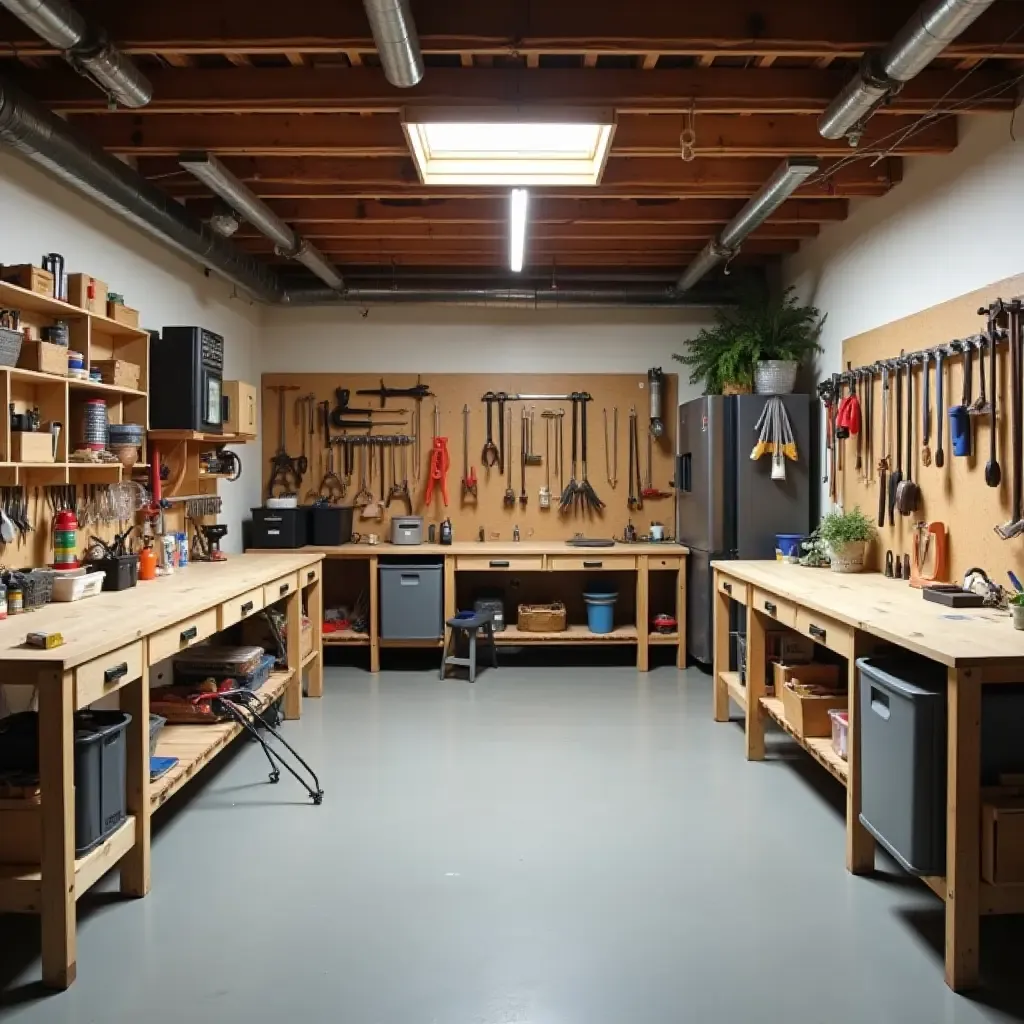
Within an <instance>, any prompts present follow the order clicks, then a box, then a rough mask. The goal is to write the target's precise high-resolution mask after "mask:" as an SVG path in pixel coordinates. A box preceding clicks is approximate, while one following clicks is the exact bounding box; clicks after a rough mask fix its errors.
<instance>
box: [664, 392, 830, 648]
mask: <svg viewBox="0 0 1024 1024" xmlns="http://www.w3.org/2000/svg"><path fill="white" fill-rule="evenodd" d="M767 400H768V396H767V395H736V396H730V397H723V396H721V395H710V396H705V397H704V398H697V399H694V400H693V401H691V402H687V403H685V404H684V405H681V406H680V407H679V430H678V433H677V437H678V440H677V447H676V460H677V464H676V487H677V489H678V494H677V500H676V536H677V537H678V538H679V542H680V543H681V544H685V545H686V546H687V547H688V548H689V549H690V557H689V559H688V560H687V577H688V578H687V590H686V605H687V608H686V612H687V651H688V653H689V655H690V657H692V658H693V659H694V660H696V661H699V662H702V663H704V664H710V663H711V661H712V651H713V649H712V635H713V623H712V597H711V585H712V573H711V562H712V561H713V560H716V559H725V558H774V557H775V535H776V534H777V533H800V534H807V533H809V532H810V529H811V422H810V421H811V399H810V396H809V395H784V396H782V400H783V403H784V405H785V407H786V412H787V414H788V415H789V422H790V424H791V425H792V428H793V434H794V437H795V439H796V445H797V451H798V453H799V461H797V462H791V461H790V460H788V459H787V460H786V478H785V480H772V478H771V469H772V466H771V463H772V460H771V456H770V455H766V456H763V457H762V458H760V459H757V460H756V461H755V460H751V458H750V453H751V451H752V449H753V448H754V445H755V443H756V441H757V436H756V435H755V433H754V426H755V424H756V423H757V421H758V418H759V417H760V415H761V412H762V410H763V409H764V406H765V403H766V402H767Z"/></svg>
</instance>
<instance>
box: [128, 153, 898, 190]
mask: <svg viewBox="0 0 1024 1024" xmlns="http://www.w3.org/2000/svg"><path fill="white" fill-rule="evenodd" d="M225 163H226V164H227V165H228V166H229V167H230V168H231V170H232V171H233V172H234V173H235V174H236V175H238V177H239V178H241V179H242V180H243V181H245V182H247V183H248V184H249V185H250V186H251V187H252V188H253V189H254V191H256V192H257V193H258V194H260V195H283V196H296V197H299V196H304V195H317V194H325V195H329V194H331V193H332V191H335V190H336V192H337V194H340V195H344V194H345V193H346V192H347V193H348V194H349V195H399V196H400V195H408V196H410V197H411V196H416V195H421V196H422V195H431V194H434V195H437V194H442V195H451V194H457V193H458V191H459V190H458V189H457V188H453V187H451V186H444V187H442V188H441V189H440V190H438V188H437V187H434V188H431V187H429V186H420V185H419V184H418V179H417V176H416V172H415V170H414V169H413V165H412V160H411V159H395V158H381V159H349V158H346V157H233V158H225ZM138 167H139V171H140V172H141V173H142V174H144V175H147V176H149V177H153V178H156V179H159V180H160V181H161V183H162V184H164V185H165V187H166V188H167V189H168V190H169V191H172V192H174V193H175V194H178V195H194V194H195V187H196V185H198V182H195V179H193V178H192V177H191V175H188V174H187V173H182V169H181V167H180V165H179V164H178V161H177V159H176V158H174V157H142V158H140V159H139V161H138ZM777 167H778V161H777V160H774V159H761V158H752V159H747V160H734V159H729V158H722V159H718V160H695V161H693V162H692V163H683V161H681V160H659V159H643V158H637V159H633V160H611V161H609V163H608V166H607V168H606V169H605V173H604V179H603V182H602V185H601V194H602V195H617V196H658V195H663V196H673V195H678V196H688V195H693V196H698V195H706V196H717V197H720V198H729V197H746V196H749V195H751V194H752V193H753V192H754V191H756V190H757V189H758V188H760V186H761V185H763V184H764V182H765V181H767V180H768V178H769V177H770V176H771V175H772V174H773V173H774V172H775V170H776V168H777ZM901 177H902V162H901V161H900V160H899V158H897V157H888V158H886V159H883V160H881V161H880V162H879V163H878V164H877V165H872V164H870V163H869V162H868V161H861V162H859V163H856V164H851V165H849V166H847V167H843V168H841V169H840V170H838V171H837V173H836V174H835V176H834V177H832V178H827V179H825V180H816V181H815V180H812V182H811V183H809V184H807V185H804V186H803V188H802V189H801V190H800V194H801V195H804V196H830V195H835V196H840V197H849V196H877V195H884V194H885V193H886V192H887V191H888V190H889V189H890V188H891V187H892V185H893V184H895V183H896V182H898V181H900V179H901ZM468 191H471V192H477V191H482V190H479V189H475V188H474V189H470V190H468ZM499 191H500V190H499ZM574 191H576V194H581V193H582V194H583V195H584V196H586V195H587V194H589V195H591V196H593V195H594V191H593V189H587V188H585V187H583V188H581V189H579V190H573V189H572V188H569V187H563V188H561V189H545V188H543V187H541V188H537V189H536V192H537V194H538V195H545V194H552V193H555V194H562V195H565V194H573V193H574ZM200 194H202V193H200Z"/></svg>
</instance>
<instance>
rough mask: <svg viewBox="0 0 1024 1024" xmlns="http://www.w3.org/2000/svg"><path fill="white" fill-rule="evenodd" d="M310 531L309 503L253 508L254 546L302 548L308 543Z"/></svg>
mask: <svg viewBox="0 0 1024 1024" xmlns="http://www.w3.org/2000/svg"><path fill="white" fill-rule="evenodd" d="M308 532H309V506H308V505H300V506H299V507H298V508H254V509H253V510H252V546H253V547H254V548H302V547H305V546H306V544H307V537H308Z"/></svg>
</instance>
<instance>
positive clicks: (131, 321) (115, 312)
mask: <svg viewBox="0 0 1024 1024" xmlns="http://www.w3.org/2000/svg"><path fill="white" fill-rule="evenodd" d="M107 316H108V317H109V318H110V319H111V320H116V321H117V322H118V323H119V324H124V325H125V327H138V326H139V311H138V310H137V309H132V308H131V307H130V306H122V305H121V303H120V302H108V303H107Z"/></svg>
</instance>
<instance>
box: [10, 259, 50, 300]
mask: <svg viewBox="0 0 1024 1024" xmlns="http://www.w3.org/2000/svg"><path fill="white" fill-rule="evenodd" d="M0 280H3V281H6V282H7V283H8V284H16V285H18V287H19V288H27V289H28V290H29V291H30V292H35V293H36V295H47V296H49V297H50V298H53V274H51V273H50V272H49V271H48V270H43V268H42V267H34V266H32V264H31V263H19V264H17V265H16V266H11V267H3V268H2V269H0Z"/></svg>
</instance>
